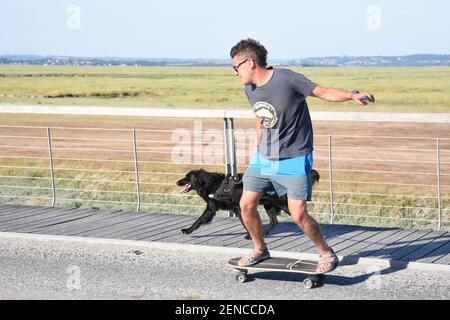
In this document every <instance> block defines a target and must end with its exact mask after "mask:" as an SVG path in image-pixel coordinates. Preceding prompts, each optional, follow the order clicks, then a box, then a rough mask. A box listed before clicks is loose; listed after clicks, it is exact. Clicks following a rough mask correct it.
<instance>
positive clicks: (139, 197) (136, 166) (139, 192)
mask: <svg viewBox="0 0 450 320" xmlns="http://www.w3.org/2000/svg"><path fill="white" fill-rule="evenodd" d="M132 132H133V151H134V169H135V173H136V199H137V205H136V211H139V209H140V208H141V191H140V187H139V163H138V156H137V147H136V129H133V131H132Z"/></svg>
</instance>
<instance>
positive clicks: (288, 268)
mask: <svg viewBox="0 0 450 320" xmlns="http://www.w3.org/2000/svg"><path fill="white" fill-rule="evenodd" d="M239 259H241V258H233V259H230V260H229V261H228V266H230V267H232V268H234V269H235V270H237V271H238V272H239V274H238V275H237V276H236V280H237V281H238V282H241V283H242V282H245V281H246V280H247V274H248V271H249V270H255V271H257V270H260V271H274V272H293V273H302V274H306V275H308V277H307V278H306V279H305V280H304V281H303V285H304V287H305V288H307V289H310V288H313V287H315V286H317V285H319V284H322V281H323V278H324V275H323V274H318V273H316V268H317V261H311V260H299V259H290V258H269V259H267V260H263V261H261V262H258V263H257V264H254V265H252V266H246V267H242V266H239V265H238V261H239Z"/></svg>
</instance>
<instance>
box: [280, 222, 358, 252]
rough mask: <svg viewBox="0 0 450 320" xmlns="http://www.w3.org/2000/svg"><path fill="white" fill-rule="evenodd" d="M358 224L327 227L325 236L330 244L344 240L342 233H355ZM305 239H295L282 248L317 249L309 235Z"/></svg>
mask: <svg viewBox="0 0 450 320" xmlns="http://www.w3.org/2000/svg"><path fill="white" fill-rule="evenodd" d="M357 228H358V226H349V225H339V226H337V225H336V226H335V227H334V228H331V229H327V231H326V232H323V234H324V238H325V240H326V241H327V243H328V244H330V243H331V245H332V244H333V243H334V242H336V241H337V242H338V243H339V242H341V241H343V240H342V239H341V237H342V235H345V234H349V233H353V232H354V231H357ZM304 239H306V241H305V240H301V241H300V242H299V241H298V240H294V241H292V242H291V243H290V245H289V246H286V247H284V248H283V249H282V250H286V251H293V252H313V251H315V244H314V243H313V242H312V240H311V239H309V237H308V236H305V237H304Z"/></svg>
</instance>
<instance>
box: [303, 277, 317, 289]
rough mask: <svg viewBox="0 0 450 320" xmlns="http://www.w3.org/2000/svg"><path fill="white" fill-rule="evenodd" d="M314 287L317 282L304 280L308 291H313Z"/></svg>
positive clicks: (308, 279)
mask: <svg viewBox="0 0 450 320" xmlns="http://www.w3.org/2000/svg"><path fill="white" fill-rule="evenodd" d="M314 285H315V282H314V281H313V280H312V279H310V278H306V279H305V280H303V286H304V287H305V288H306V289H311V288H313V287H314Z"/></svg>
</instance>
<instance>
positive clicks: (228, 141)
mask: <svg viewBox="0 0 450 320" xmlns="http://www.w3.org/2000/svg"><path fill="white" fill-rule="evenodd" d="M223 124H224V148H225V162H226V174H227V175H232V176H235V175H236V174H237V167H236V146H235V141H234V123H233V118H223ZM234 216H235V214H234V212H232V211H228V218H231V217H234Z"/></svg>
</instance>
